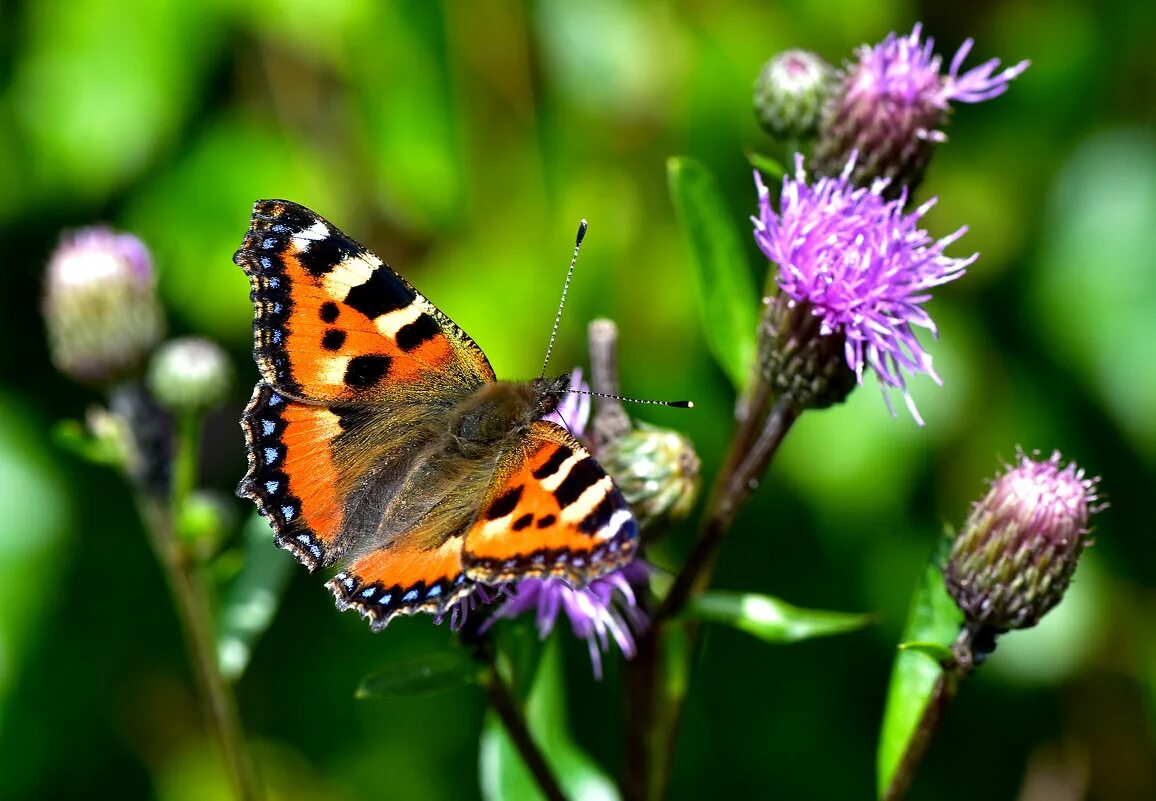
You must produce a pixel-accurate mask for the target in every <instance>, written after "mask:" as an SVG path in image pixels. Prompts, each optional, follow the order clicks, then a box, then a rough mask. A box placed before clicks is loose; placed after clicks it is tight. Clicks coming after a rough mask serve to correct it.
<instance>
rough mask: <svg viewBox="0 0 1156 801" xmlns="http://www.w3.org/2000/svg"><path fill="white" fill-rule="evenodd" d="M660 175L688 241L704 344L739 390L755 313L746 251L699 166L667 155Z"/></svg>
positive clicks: (751, 353)
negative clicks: (665, 183)
mask: <svg viewBox="0 0 1156 801" xmlns="http://www.w3.org/2000/svg"><path fill="white" fill-rule="evenodd" d="M666 174H667V180H668V182H669V184H670V197H671V200H672V201H673V203H674V211H675V214H677V215H678V220H679V223H680V224H681V225H682V229H683V231H684V233H685V235H686V239H687V243H688V245H689V246H690V252H691V256H692V259H691V260H692V262H693V263H694V267H695V271H694V273H695V280H696V283H697V285H698V298H699V311H700V312H701V318H702V325H703V330H704V331H705V333H706V340H707V344H708V345H709V346H710V349H711V352H712V353H713V355H714V357H715V360H716V361H717V362H718V363H719V366H720V367H722V369H723V371H724V372H726V374H727V376H729V377H730V379H731V382H732V383H733V384H734V386H735V388H736V389H738V390H741V389H742V388H743V386H744V385H745V384H746V382H747V379H748V378H749V375H750V371H751V365H752V364H753V363H754V359H755V347H756V346H755V332H756V328H757V326H758V313H759V295H758V290H757V288H756V285H755V282H754V279H753V277H752V273H751V267H750V264H749V263H748V262H747V258H746V251H745V250H744V249H743V244H742V240H741V239H740V235H739V231H738V230H737V229H736V227H735V220H734V219H733V218H732V216H731V213H730V210H729V209H728V207H727V204H726V200H725V199H724V198H723V195H722V191H721V190H720V189H719V186H718V183H717V182H716V181H715V178H714V176H713V175H711V173H710V171H709V170H708V169H707V168H706V167H705V166H704V165H702V164H700V163H699V162H697V161H695V160H693V159H689V158H672V159H669V160H668V161H667V163H666ZM752 202H753V201H752Z"/></svg>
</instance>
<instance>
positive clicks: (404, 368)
mask: <svg viewBox="0 0 1156 801" xmlns="http://www.w3.org/2000/svg"><path fill="white" fill-rule="evenodd" d="M233 260H234V261H235V262H236V263H237V264H238V265H240V266H241V267H242V268H243V269H244V270H245V272H246V274H247V275H248V276H249V281H250V284H251V287H252V291H251V297H252V299H253V307H254V310H255V316H254V320H253V335H254V341H255V345H254V349H253V354H254V357H255V358H256V360H257V366H258V367H259V368H260V370H261V375H262V377H263V378H264V379H265V381H266V382H267V383H268V384H269V385H270V386H272V387H274V388H275V389H277V390H279V391H280V392H282V393H284V394H287V395H289V396H291V397H293V398H296V399H298V400H305V401H316V402H323V403H356V402H368V401H383V400H389V399H390V398H391V396H392V397H396V396H397V395H398V394H400V395H402V396H405V395H406V394H407V393H409V394H411V395H412V394H417V395H421V394H426V395H428V394H429V393H431V392H432V393H439V394H445V393H446V392H447V391H449V392H450V393H451V394H452V393H453V391H454V390H458V391H463V390H465V391H468V390H470V389H473V388H475V387H477V386H480V385H481V384H483V383H485V382H487V381H493V380H494V371H493V369H492V368H491V367H490V364H489V362H488V361H487V360H486V357H485V355H484V354H483V353H482V351H481V349H480V348H479V347H478V346H477V345H476V344H475V343H474V341H473V340H472V339H470V338H469V336H468V335H467V334H466V333H465V332H464V331H462V330H461V328H459V327H458V326H457V325H456V324H455V323H454V322H453V321H452V320H450V319H449V318H448V317H447V316H446V315H445V314H443V313H442V312H441V311H440V310H439V309H438V308H437V307H436V306H434V305H433V304H432V303H430V302H429V301H428V300H426V298H425V297H424V296H422V295H421V294H420V293H419V292H418V291H417V290H415V289H414V288H413V287H412V286H411V285H410V284H409V283H408V282H407V281H406V280H405V279H404V278H402V277H401V276H399V275H398V274H397V273H395V272H394V271H393V270H391V269H390V268H389V266H388V265H386V264H385V263H384V262H382V260H381V259H379V258H378V257H377V256H375V255H373V254H372V253H370V252H369V251H368V250H366V249H365V248H364V247H362V246H361V245H360V244H358V243H357V242H355V241H354V240H353V239H351V238H349V237H348V236H346V235H345V234H344V233H342V232H341V231H340V230H338V229H337V228H335V227H333V226H332V225H330V224H329V222H327V221H326V220H325V219H323V218H322V217H321V216H320V215H318V214H316V213H314V212H312V211H310V210H309V209H307V208H305V207H304V206H299V205H298V204H296V203H291V202H289V201H287V200H259V201H257V203H256V204H255V205H254V207H253V216H252V219H251V221H250V226H249V232H248V234H247V235H246V236H245V240H244V242H242V244H241V248H240V250H238V251H237V253H236V254H235V255H234V257H233Z"/></svg>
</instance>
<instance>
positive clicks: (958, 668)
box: [883, 626, 995, 801]
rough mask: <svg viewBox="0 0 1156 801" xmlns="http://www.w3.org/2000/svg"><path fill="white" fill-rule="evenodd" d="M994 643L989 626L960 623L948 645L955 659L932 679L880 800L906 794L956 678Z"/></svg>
mask: <svg viewBox="0 0 1156 801" xmlns="http://www.w3.org/2000/svg"><path fill="white" fill-rule="evenodd" d="M994 647H995V641H994V632H992V631H990V630H984V629H980V630H973V629H972V628H971V627H969V626H964V627H963V629H962V630H961V631H960V632H959V637H958V638H957V639H956V641H955V644H954V645H953V646H952V651H953V652H954V654H955V661H954V662H953V663H952V664H946V665H943V666H942V667H943V670H942V671H941V672H940V674H939V677H938V678H937V679H936V680H935V686H934V687H933V688H932V690H931V697H930V698H928V700H927V705H926V706H925V707H924V708H923V714H922V715H921V716H920V718H919V723H918V725H917V726H916V727H915V733H914V735H912V737H911V739H910V740H909V741H908V742H907V748H906V750H905V751H904V752H903V757H902V758H901V759H900V760H899V765H898V766H897V767H896V768H895V774H894V775H893V776H892V777H891V783H890V784H889V785H888V786H887V792H886V793H885V794H884V796H883V801H903V799H904V798H906V797H907V791H908V790H910V789H911V783H912V782H913V781H914V780H915V774H916V771H917V770H918V769H919V766H920V764H922V762H923V758H924V757H925V756H927V750H928V749H929V748H930V747H931V741H932V740H933V739H934V738H935V733H936V732H937V731H938V730H939V724H940V721H942V720H943V714H944V712H946V711H947V707H948V705H949V704H950V703H951V700H952V699H953V698H955V694H956V691H958V689H959V683H960V681H962V680H963V679H964V678H965V677H966V676H967V675H968V674H970V673H971V671H972V670H974V669H975V666H976V665H977V664H978V662H979V661H980V660H981V659H982V657H983V656H984V653H983V652H985V651H990V649H993V648H994Z"/></svg>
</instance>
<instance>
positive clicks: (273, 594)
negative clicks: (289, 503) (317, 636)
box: [217, 514, 294, 681]
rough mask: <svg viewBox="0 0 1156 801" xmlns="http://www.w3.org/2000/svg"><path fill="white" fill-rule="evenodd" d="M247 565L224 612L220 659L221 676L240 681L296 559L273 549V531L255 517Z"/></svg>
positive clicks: (251, 523)
mask: <svg viewBox="0 0 1156 801" xmlns="http://www.w3.org/2000/svg"><path fill="white" fill-rule="evenodd" d="M244 537H245V545H244V548H245V562H244V566H243V567H242V568H241V572H240V573H239V574H238V575H237V578H236V579H235V580H234V581H233V585H232V587H230V589H229V593H228V596H227V597H226V599H225V603H224V605H223V606H222V607H221V611H220V621H221V623H220V632H219V633H218V635H217V659H218V661H219V662H220V665H221V673H222V674H223V675H224V676H225V678H226V679H227V680H228V681H236V680H237V679H239V678H240V677H241V674H242V673H244V672H245V668H246V667H247V666H248V664H249V657H250V656H251V655H252V653H253V646H254V645H255V644H256V642H257V640H258V638H260V636H261V635H262V634H263V633H264V632H265V629H267V628H269V624H270V623H272V622H273V618H274V616H275V615H276V614H277V607H278V605H279V604H280V603H281V595H282V594H283V593H284V591H285V585H286V584H287V583H288V581H289V576H290V575H291V574H292V571H293V569H294V568H293V559H292V557H290V556H289V554H287V553H286V552H285V551H282V550H281V549H280V548H277V547H276V546H274V545H273V531H272V530H271V529H270V528H269V524H268V523H267V522H266V521H265V519H264V518H263V517H259V516H258V515H256V514H254V515H253V517H252V518H251V519H250V520H249V522H248V523H247V524H246V525H245V533H244Z"/></svg>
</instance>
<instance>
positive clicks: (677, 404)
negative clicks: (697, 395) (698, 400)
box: [667, 400, 694, 409]
mask: <svg viewBox="0 0 1156 801" xmlns="http://www.w3.org/2000/svg"><path fill="white" fill-rule="evenodd" d="M667 405H668V406H673V407H674V408H676V409H693V408H694V401H688V400H683V401H671V402H670V403H668V404H667Z"/></svg>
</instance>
